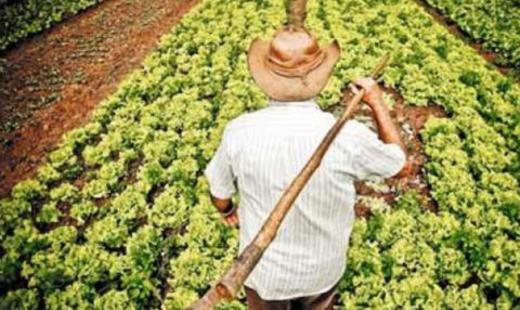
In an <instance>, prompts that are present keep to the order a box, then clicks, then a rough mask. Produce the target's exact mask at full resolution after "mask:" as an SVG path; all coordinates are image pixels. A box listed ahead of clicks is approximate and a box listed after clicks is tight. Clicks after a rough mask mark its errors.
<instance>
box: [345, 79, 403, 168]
mask: <svg viewBox="0 0 520 310" xmlns="http://www.w3.org/2000/svg"><path fill="white" fill-rule="evenodd" d="M354 85H357V86H359V87H361V88H363V89H364V90H365V95H364V96H363V100H364V101H365V102H366V103H367V104H368V106H369V107H370V108H371V109H372V113H373V114H374V118H375V120H376V123H377V130H378V132H379V137H380V138H381V140H383V142H385V143H393V144H397V145H398V146H400V147H401V149H402V150H403V152H404V153H405V154H406V153H407V152H406V147H405V145H404V143H403V140H402V139H401V135H400V133H399V130H398V129H397V127H396V126H395V124H394V122H393V121H392V118H391V117H390V112H389V111H388V107H387V106H386V104H385V101H384V99H383V90H382V89H381V87H379V85H378V84H377V82H376V81H375V80H374V79H373V78H367V77H364V78H359V79H356V80H355V81H354ZM354 85H352V86H351V87H350V88H351V89H352V92H354V94H357V93H359V89H358V88H357V87H356V86H354ZM407 165H408V164H407ZM406 167H407V166H406V165H405V167H404V169H403V170H402V171H401V172H400V173H399V174H398V175H399V176H404V175H405V171H406V170H407V169H408V168H409V167H408V168H406Z"/></svg>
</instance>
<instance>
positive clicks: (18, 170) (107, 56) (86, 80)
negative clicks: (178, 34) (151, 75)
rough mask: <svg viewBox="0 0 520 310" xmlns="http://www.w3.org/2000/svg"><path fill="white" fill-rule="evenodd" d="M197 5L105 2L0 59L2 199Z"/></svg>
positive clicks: (155, 0) (189, 0)
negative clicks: (0, 61) (0, 72)
mask: <svg viewBox="0 0 520 310" xmlns="http://www.w3.org/2000/svg"><path fill="white" fill-rule="evenodd" d="M197 2H198V1H197V0H152V1H132V0H130V1H129V0H105V1H104V2H102V3H101V4H99V5H97V6H95V7H92V8H90V9H88V10H86V11H84V12H82V13H80V14H78V15H76V16H73V17H71V18H70V19H68V20H66V21H64V22H62V23H60V24H58V25H56V26H55V27H53V28H51V29H49V30H48V31H45V32H44V33H42V34H39V35H36V36H34V37H32V38H30V39H28V40H26V41H25V42H22V43H21V44H19V45H18V46H15V47H14V48H11V49H10V50H8V51H7V52H5V53H4V55H1V56H2V57H4V58H5V63H4V64H3V67H4V68H3V69H4V70H5V72H4V73H5V74H2V75H0V90H1V91H0V102H1V104H0V125H1V126H0V197H3V196H6V195H7V194H8V193H9V191H10V189H11V188H12V186H13V185H14V184H16V183H17V182H19V181H20V180H22V179H25V178H27V177H30V176H32V175H33V174H34V173H35V170H36V168H37V167H38V166H39V164H40V163H41V161H42V160H43V158H44V157H45V154H46V153H47V152H49V150H51V149H53V148H54V147H55V145H56V143H57V142H58V141H59V139H60V137H61V136H62V134H63V133H65V132H67V131H69V130H70V129H72V128H75V127H78V126H81V125H82V124H85V123H86V122H87V121H88V119H89V116H90V112H91V111H92V110H93V109H94V107H95V106H96V105H97V104H98V103H99V102H100V101H101V100H102V99H103V98H105V97H106V96H107V95H109V94H110V93H112V92H114V90H115V89H116V88H117V85H118V84H119V82H120V81H121V80H122V78H123V77H124V76H125V75H126V74H128V73H129V72H131V71H132V70H133V69H135V68H137V67H139V65H140V64H141V63H142V61H143V59H144V57H145V56H146V55H148V54H149V53H150V51H151V50H152V49H153V48H154V47H155V45H156V44H157V42H158V39H159V38H160V37H161V35H163V34H165V33H167V32H168V31H169V30H170V29H171V27H172V26H173V25H174V24H175V23H176V22H177V21H178V20H179V19H180V18H181V17H182V16H183V15H184V14H185V13H186V12H187V11H188V10H189V9H190V8H191V7H192V6H193V5H195V4H196V3H197Z"/></svg>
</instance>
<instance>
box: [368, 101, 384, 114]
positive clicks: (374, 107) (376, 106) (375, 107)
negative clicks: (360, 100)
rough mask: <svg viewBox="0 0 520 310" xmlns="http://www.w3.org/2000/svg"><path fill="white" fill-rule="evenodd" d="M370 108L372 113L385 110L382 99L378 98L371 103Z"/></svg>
mask: <svg viewBox="0 0 520 310" xmlns="http://www.w3.org/2000/svg"><path fill="white" fill-rule="evenodd" d="M370 107H371V108H372V110H374V112H377V111H380V110H384V109H385V108H386V104H385V102H384V100H383V98H378V99H374V100H372V101H371V103H370Z"/></svg>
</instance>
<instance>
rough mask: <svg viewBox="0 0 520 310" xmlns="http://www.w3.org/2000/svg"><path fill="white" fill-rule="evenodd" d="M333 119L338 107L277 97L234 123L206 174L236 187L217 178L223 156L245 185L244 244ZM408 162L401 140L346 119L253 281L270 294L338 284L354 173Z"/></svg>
mask: <svg viewBox="0 0 520 310" xmlns="http://www.w3.org/2000/svg"><path fill="white" fill-rule="evenodd" d="M334 122H335V119H334V117H333V116H332V115H331V114H329V113H325V112H322V111H321V110H320V109H319V108H318V107H317V106H316V104H315V103H314V101H313V100H308V101H303V102H277V101H271V102H270V104H269V106H268V107H267V108H265V109H262V110H260V111H257V112H254V113H250V114H246V115H242V116H240V117H239V118H237V119H235V120H233V121H231V122H230V123H229V125H228V126H227V128H226V130H225V133H224V137H223V140H222V145H221V148H220V149H219V151H218V152H217V156H216V160H214V161H212V163H211V164H210V165H209V167H208V170H207V174H208V178H209V180H210V183H211V184H212V185H213V189H214V190H215V189H216V190H217V191H218V190H219V187H221V188H222V190H223V191H226V192H225V193H222V195H229V192H230V191H234V190H235V188H232V189H231V188H226V187H229V183H226V182H221V186H219V179H218V178H217V177H212V176H213V175H222V173H221V172H215V171H218V170H220V169H225V168H224V167H222V164H221V163H222V162H224V160H223V159H222V158H225V160H226V161H228V163H229V167H230V171H229V173H230V174H231V178H233V179H235V180H236V183H237V185H238V189H239V191H240V207H239V208H238V216H239V222H240V251H242V250H243V249H244V247H245V246H247V245H248V244H249V243H250V242H251V241H252V239H253V238H254V236H255V235H256V234H257V233H258V230H259V229H260V227H261V225H262V224H263V223H264V221H265V219H266V218H267V216H268V215H269V213H270V211H271V210H272V208H273V207H274V206H275V205H276V202H277V201H278V199H279V198H280V197H281V195H282V193H283V191H284V190H285V189H286V188H287V187H288V185H289V184H290V182H291V181H292V179H293V178H294V177H295V176H296V175H297V174H298V172H300V170H301V169H302V168H303V166H304V165H305V163H306V162H307V160H308V159H309V158H310V156H311V155H312V153H313V152H314V150H315V149H316V148H317V146H318V144H319V143H320V142H321V140H322V139H323V137H324V136H325V135H326V133H327V131H328V129H330V127H331V126H332V125H333V124H334ZM364 153H370V154H371V157H370V160H372V161H375V163H370V164H369V163H366V162H365V159H364V158H363V154H364ZM378 154H379V155H378ZM219 158H220V160H219ZM402 161H404V154H403V153H402V152H401V151H400V150H399V147H398V146H396V145H388V144H384V143H382V142H381V141H380V140H378V139H377V136H376V135H375V134H374V133H372V132H371V131H369V129H368V128H367V127H366V126H364V125H362V124H360V123H358V122H355V121H353V122H349V123H347V124H346V126H345V128H344V129H343V130H342V133H341V134H340V136H339V137H338V138H337V139H336V141H335V142H334V143H333V145H332V146H331V148H330V149H329V151H328V153H327V155H326V156H325V159H324V160H323V162H322V164H321V166H320V168H319V169H318V170H317V171H316V173H315V174H314V175H313V177H312V178H311V180H310V182H309V183H308V184H307V185H306V187H305V188H304V190H303V191H302V193H301V195H300V196H299V198H298V199H297V200H296V202H295V205H294V207H293V208H292V209H291V210H290V212H289V213H288V215H287V217H286V218H285V220H284V222H283V224H282V226H281V228H280V231H279V233H278V235H277V237H276V238H275V240H274V242H273V243H272V244H271V246H270V247H269V248H268V249H267V251H266V252H265V254H264V255H263V257H262V259H261V260H260V262H259V263H258V265H257V266H256V267H255V269H254V271H253V273H252V274H251V275H250V276H249V278H248V280H247V281H246V286H248V287H251V288H253V289H255V290H256V291H257V292H258V294H259V295H260V296H262V298H263V299H268V300H276V299H288V298H293V297H299V296H309V295H315V294H318V293H322V292H324V291H326V290H328V289H330V288H332V287H333V286H334V285H335V284H336V283H337V282H338V280H339V278H340V277H341V276H342V271H343V270H344V267H345V253H346V250H347V244H348V238H349V235H350V231H351V228H352V222H353V220H354V211H353V205H354V200H355V190H354V186H353V182H352V181H353V179H354V178H355V177H360V178H367V177H370V176H376V175H377V176H382V177H385V176H388V175H391V174H394V173H395V172H397V171H398V170H399V169H400V168H401V166H402ZM215 194H216V195H218V194H220V193H215Z"/></svg>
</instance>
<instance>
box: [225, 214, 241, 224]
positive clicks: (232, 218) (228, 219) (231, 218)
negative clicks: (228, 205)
mask: <svg viewBox="0 0 520 310" xmlns="http://www.w3.org/2000/svg"><path fill="white" fill-rule="evenodd" d="M225 220H226V223H227V224H228V225H229V226H238V216H237V215H236V214H231V215H230V216H228V217H226V218H225Z"/></svg>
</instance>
